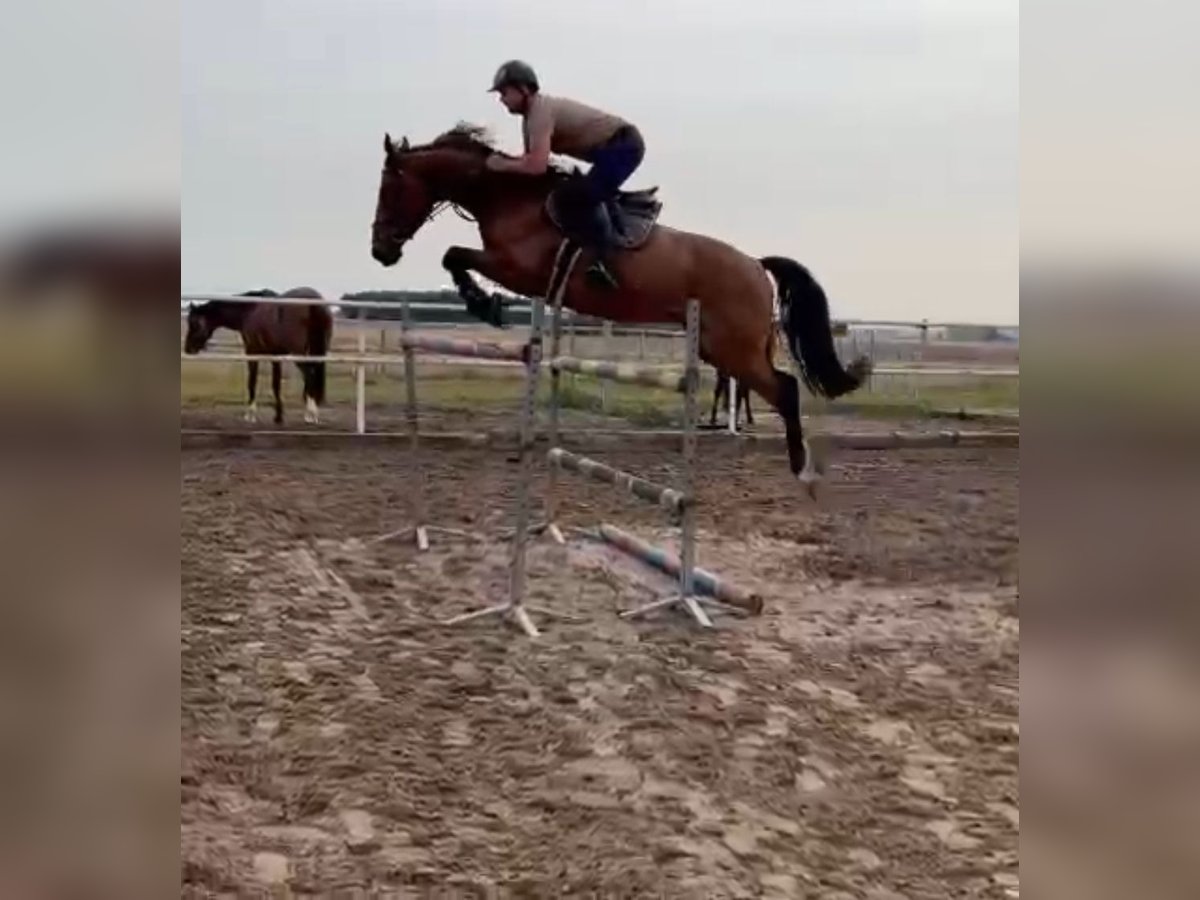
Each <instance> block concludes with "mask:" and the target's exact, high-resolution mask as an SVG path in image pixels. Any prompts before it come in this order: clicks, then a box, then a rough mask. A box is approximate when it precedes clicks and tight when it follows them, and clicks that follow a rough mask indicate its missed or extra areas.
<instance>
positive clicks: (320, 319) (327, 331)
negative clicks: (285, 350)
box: [307, 304, 333, 405]
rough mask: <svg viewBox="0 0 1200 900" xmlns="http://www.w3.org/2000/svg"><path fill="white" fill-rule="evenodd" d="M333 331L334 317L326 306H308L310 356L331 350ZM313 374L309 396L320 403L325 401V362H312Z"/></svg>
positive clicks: (309, 383) (309, 381) (310, 378)
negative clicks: (330, 343) (330, 339)
mask: <svg viewBox="0 0 1200 900" xmlns="http://www.w3.org/2000/svg"><path fill="white" fill-rule="evenodd" d="M332 332H333V317H332V316H331V315H330V314H329V310H328V309H326V308H325V307H324V306H317V305H315V304H314V305H313V306H310V307H309V308H308V353H307V355H308V356H324V355H325V354H326V353H328V352H329V338H330V335H331V333H332ZM310 365H311V368H310V369H309V372H311V376H310V377H309V380H308V391H309V396H311V397H312V398H313V400H315V401H316V402H317V404H318V405H320V404H322V403H324V402H325V363H323V362H319V363H310Z"/></svg>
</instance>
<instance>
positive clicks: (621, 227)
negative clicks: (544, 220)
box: [546, 187, 663, 250]
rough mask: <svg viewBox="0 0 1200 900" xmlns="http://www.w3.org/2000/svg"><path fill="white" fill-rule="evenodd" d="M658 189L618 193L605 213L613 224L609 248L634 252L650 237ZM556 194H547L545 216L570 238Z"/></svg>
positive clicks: (657, 208) (658, 203)
mask: <svg viewBox="0 0 1200 900" xmlns="http://www.w3.org/2000/svg"><path fill="white" fill-rule="evenodd" d="M656 193H658V188H656V187H652V188H647V189H646V190H642V191H622V192H621V193H619V194H617V196H616V198H615V199H614V200H611V201H609V204H608V213H609V216H610V217H611V218H612V223H613V246H614V247H615V248H617V249H619V250H636V249H638V248H639V247H641V246H642V245H643V244H644V243H646V241H647V240H648V239H649V237H650V232H652V231H653V230H654V226H655V224H656V223H657V222H658V214H659V213H660V212H662V206H663V205H662V201H661V200H658V199H657V198H656V197H655V194H656ZM559 202H560V201H559V192H558V191H551V193H550V196H549V197H547V198H546V216H547V217H548V218H549V219H550V221H551V222H552V223H553V224H554V227H555V228H557V229H558V230H559V231H560V232H562V233H563V234H564V235H566V236H567V237H571V234H570V232H569V230H568V229H567V228H566V227H565V226H564V224H563V223H564V222H566V221H568V216H566V215H564V214H563V211H562V210H560V209H559Z"/></svg>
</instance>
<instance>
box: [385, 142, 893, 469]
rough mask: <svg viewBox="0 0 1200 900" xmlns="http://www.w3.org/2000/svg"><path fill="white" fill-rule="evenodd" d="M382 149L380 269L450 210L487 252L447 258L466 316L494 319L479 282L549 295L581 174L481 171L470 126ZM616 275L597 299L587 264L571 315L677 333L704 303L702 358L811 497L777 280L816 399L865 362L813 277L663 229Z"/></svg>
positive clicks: (843, 386) (479, 147)
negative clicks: (563, 193) (725, 378)
mask: <svg viewBox="0 0 1200 900" xmlns="http://www.w3.org/2000/svg"><path fill="white" fill-rule="evenodd" d="M383 150H384V160H383V171H382V174H381V178H380V184H379V193H378V197H377V201H376V208H375V219H374V223H373V225H372V232H371V254H372V256H373V257H374V258H375V260H376V261H377V262H379V263H380V264H381V265H384V266H392V265H395V264H396V263H397V262H399V261H400V258H401V256H402V254H403V249H404V245H405V244H406V243H407V242H408V241H409V240H411V239H412V238H413V236H414V235H415V234H416V233H417V231H418V230H419V229H420V228H421V227H422V226H423V225H424V224H425V223H426V222H428V221H429V220H430V219H431V218H432V217H433V216H434V215H435V214H436V213H437V212H439V211H440V210H442V209H444V208H446V207H447V206H450V207H453V208H454V209H455V210H457V211H459V212H460V214H462V215H464V216H470V217H472V218H473V219H474V220H475V221H476V222H477V223H478V227H479V233H480V236H481V238H482V241H483V249H480V250H476V249H472V248H469V247H450V248H449V250H447V251H446V253H445V256H444V257H443V259H442V265H443V267H444V268H445V269H446V270H447V271H448V272H449V273H450V275H451V277H452V279H453V280H454V283H455V285H456V286H457V287H458V290H459V293H460V294H461V295H462V297H463V299H464V300H465V301H466V302H467V308H468V310H469V311H471V312H473V313H475V314H476V315H479V316H480V317H481V318H486V317H487V313H488V311H489V310H490V306H489V304H490V298H489V296H488V295H487V294H486V293H485V292H484V291H483V289H482V288H481V287H480V286H479V284H478V282H476V281H475V279H474V277H473V276H472V274H471V273H472V272H477V273H479V274H481V275H483V276H484V277H486V278H488V279H490V280H491V281H493V282H497V283H499V284H501V285H503V286H504V287H506V288H508V289H509V290H510V291H513V292H514V293H517V294H524V295H527V296H545V294H546V291H547V285H548V282H549V280H550V276H551V269H552V268H553V267H554V260H555V257H556V253H557V252H558V250H559V248H560V246H561V244H562V242H563V239H564V233H563V232H562V231H561V230H560V229H559V228H558V227H556V226H555V224H554V221H555V219H554V211H555V210H554V200H555V199H556V198H557V197H558V195H559V194H558V188H560V187H562V186H563V185H565V184H567V183H568V182H569V180H570V179H572V178H577V177H580V176H579V175H578V174H577V173H571V172H566V171H564V170H562V169H559V168H554V167H552V168H551V169H549V170H548V171H547V172H546V173H545V174H544V175H540V176H529V175H520V174H513V173H501V172H493V171H491V170H489V169H488V168H487V167H486V166H485V162H486V160H487V158H488V157H489V156H490V155H491V154H492V153H493V152H494V151H493V147H492V144H491V142H490V141H489V140H487V139H486V136H485V132H484V130H483V129H481V128H478V127H476V126H473V125H469V124H465V123H462V124H460V125H458V126H456V127H455V128H452V129H451V130H449V131H447V132H445V133H444V134H442V135H440V136H439V137H437V138H436V139H434V140H433V141H432V142H430V143H428V144H422V145H418V146H410V145H409V143H408V139H407V138H405V139H404V140H403V141H402V142H401V143H399V144H396V143H395V142H394V141H393V140H392V139H391V137H390V136H388V135H385V136H384V140H383ZM649 193H650V192H640V193H638V194H631V193H625V194H623V195H622V201H623V202H624V203H625V204H626V206H627V208H629V209H633V208H635V207H641V208H643V209H644V208H645V207H646V206H647V204H648V203H649V202H651V201H648V200H647V196H648V194H649ZM548 201H550V203H548ZM653 217H654V218H656V217H657V209H655V210H654V212H653ZM643 221H648V220H646V219H645V218H644V219H643ZM629 246H632V245H629ZM609 267H610V269H611V270H612V271H613V273H614V274H615V275H616V277H617V280H618V281H619V283H620V285H621V288H620V289H619V290H617V291H606V290H604V289H602V288H596V287H593V286H592V285H590V284H589V283H588V282H587V281H585V279H584V277H583V276H584V270H585V269H586V266H585V265H578V266H576V267H575V269H574V270H573V271H572V272H571V273H570V277H569V280H568V281H567V287H566V292H565V296H564V301H563V302H564V304H565V305H566V306H568V307H570V308H571V309H573V310H575V311H576V312H579V313H582V314H584V315H588V316H595V317H598V318H603V319H610V320H612V321H616V322H626V323H640V324H654V323H664V322H672V323H678V324H680V325H682V324H684V322H685V319H686V309H687V303H688V301H689V300H691V299H693V298H694V299H696V300H698V301H699V305H700V356H701V358H702V359H703V360H704V361H705V362H708V363H709V364H711V365H713V366H714V367H716V368H717V369H719V370H721V371H723V372H726V373H728V374H729V375H731V376H733V377H734V378H737V379H738V381H739V382H740V383H743V384H745V385H746V386H747V387H748V388H750V389H751V390H753V391H754V392H755V393H757V394H758V395H759V396H761V397H762V398H763V399H764V400H765V401H766V402H767V403H769V404H770V405H771V406H772V407H773V408H774V409H776V410H777V411H778V413H779V415H780V416H781V417H782V419H783V422H784V425H785V428H786V431H787V447H788V460H789V463H790V468H791V471H792V473H793V474H794V475H796V476H797V477H798V478H800V480H801V481H802V482H805V483H807V484H808V486H809V490H810V492H811V491H812V490H813V489H814V486H815V483H816V481H817V479H819V477H820V470H821V468H822V466H821V463H820V460H815V459H814V456H815V454H813V453H810V451H809V446H808V442H807V441H806V440H805V438H804V433H803V430H802V428H801V424H800V389H799V384H798V382H797V380H796V378H795V377H794V376H793V375H791V374H790V373H788V372H783V371H780V370H778V369H776V368H775V366H774V363H773V351H774V341H775V328H774V327H773V315H772V313H773V301H774V295H775V290H774V288H773V285H772V279H774V281H775V284H776V285H777V286H778V289H779V304H780V319H781V325H782V330H783V332H784V334H785V336H786V338H787V345H788V348H789V350H790V351H791V355H792V357H793V358H794V360H795V361H796V364H797V368H798V370H799V372H800V375H801V377H802V378H803V380H804V383H805V384H806V385H807V387H808V389H809V390H810V391H811V392H812V393H814V394H816V395H818V396H824V397H829V398H834V397H839V396H842V395H844V394H847V393H849V392H851V391H853V390H855V389H856V388H858V387H859V385H860V384H862V381H863V378H864V377H865V375H866V374H867V371H868V370H869V365H870V364H869V362H868V361H867V360H866V358H865V357H863V358H860V359H858V360H856V361H855V362H854V363H852V364H851V365H850V366H849V367H843V366H842V363H841V361H840V360H839V359H838V356H837V351H836V349H835V347H834V342H833V333H832V328H831V324H830V318H829V303H828V301H827V299H826V297H825V292H824V290H822V288H821V286H820V285H819V284H818V283H817V281H816V280H815V279H814V278H813V276H812V275H811V274H810V273H809V271H808V269H806V268H805V267H804V266H802V265H801V264H800V263H798V262H796V261H795V260H792V259H788V258H785V257H781V256H768V257H765V258H763V259H755V258H753V257H751V256H748V255H746V254H745V253H743V252H741V251H740V250H738V249H736V248H734V247H733V246H731V245H730V244H727V243H725V242H723V241H719V240H717V239H715V238H712V237H709V236H707V235H704V234H698V233H694V232H689V231H682V230H679V229H675V228H670V227H667V226H665V225H660V224H658V223H657V222H656V221H648V225H647V228H646V231H645V235H644V240H642V241H641V242H640V243H639V245H638V246H637V249H625V250H620V251H616V252H614V253H613V254H612V255H611V258H610V262H609Z"/></svg>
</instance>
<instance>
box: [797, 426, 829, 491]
mask: <svg viewBox="0 0 1200 900" xmlns="http://www.w3.org/2000/svg"><path fill="white" fill-rule="evenodd" d="M802 444H803V446H804V468H803V469H801V470H800V472H799V473H797V475H796V480H797V481H799V482H800V484H801V485H803V486H804V489H805V490H806V491H808V495H809V496H810V497H812V498H813V499H816V496H817V486H818V485H820V484H821V481H822V478H823V476H824V474H825V459H824V447H823V446H822V447H820V448H818V449H817V450H814V449H813V447H812V446H811V445H810V444H809V443H808V440H807V439H805V440H804V441H803V442H802Z"/></svg>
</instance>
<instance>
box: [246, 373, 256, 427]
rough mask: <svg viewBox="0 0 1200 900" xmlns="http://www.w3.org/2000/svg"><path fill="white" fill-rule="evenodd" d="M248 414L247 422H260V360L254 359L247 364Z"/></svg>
mask: <svg viewBox="0 0 1200 900" xmlns="http://www.w3.org/2000/svg"><path fill="white" fill-rule="evenodd" d="M246 394H247V396H248V399H247V400H246V413H245V416H244V418H245V420H246V421H247V422H257V421H258V404H257V400H256V398H257V396H258V360H257V359H252V360H250V361H249V362H248V363H246Z"/></svg>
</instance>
